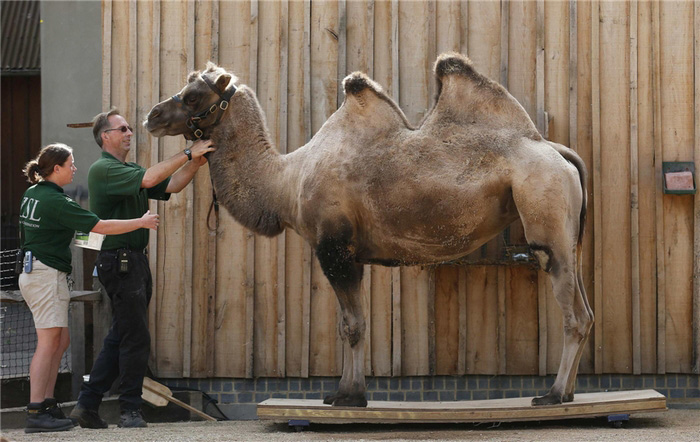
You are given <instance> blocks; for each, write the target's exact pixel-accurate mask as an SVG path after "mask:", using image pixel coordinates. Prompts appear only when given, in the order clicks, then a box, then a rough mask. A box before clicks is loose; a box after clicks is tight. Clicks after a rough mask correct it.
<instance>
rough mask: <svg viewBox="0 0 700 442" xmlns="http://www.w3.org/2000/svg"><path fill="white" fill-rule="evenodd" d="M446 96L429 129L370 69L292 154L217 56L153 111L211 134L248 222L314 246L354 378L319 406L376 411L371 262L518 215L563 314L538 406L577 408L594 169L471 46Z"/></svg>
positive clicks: (438, 68) (403, 256) (457, 242)
mask: <svg viewBox="0 0 700 442" xmlns="http://www.w3.org/2000/svg"><path fill="white" fill-rule="evenodd" d="M434 70H435V76H436V81H437V94H436V99H435V104H434V106H433V107H432V109H431V110H430V112H429V113H428V115H427V116H426V117H425V118H424V120H423V122H422V123H421V124H420V126H419V127H412V126H411V124H410V123H409V122H408V120H407V119H406V116H405V115H404V113H403V112H402V111H401V109H400V108H399V107H398V106H397V105H396V103H395V102H394V101H392V99H391V98H389V97H388V96H387V95H386V93H385V92H384V91H383V90H382V88H381V86H379V85H378V84H377V83H375V82H374V81H372V80H371V79H370V78H368V77H367V76H366V75H364V74H362V73H359V72H355V73H353V74H351V75H349V76H348V77H346V78H345V79H344V80H343V88H344V91H345V100H344V102H343V104H342V105H341V106H340V108H339V109H338V110H337V111H336V112H335V113H334V114H333V115H331V117H330V118H329V119H328V120H327V121H326V122H325V123H324V124H323V126H322V127H321V129H320V130H319V131H318V132H317V133H316V134H315V135H314V136H313V138H311V140H309V142H308V143H307V144H306V145H304V146H302V147H300V148H299V149H296V150H295V151H293V152H291V153H289V154H286V155H282V154H280V153H279V152H278V151H277V150H276V149H275V147H274V146H273V144H272V142H271V138H270V135H269V132H268V129H267V127H266V123H265V117H264V115H263V112H262V110H261V108H260V104H259V103H258V100H257V98H256V96H255V93H254V92H253V91H252V90H251V89H250V88H249V87H246V86H245V85H241V84H236V83H237V82H238V79H237V78H236V77H235V76H234V75H232V74H230V73H228V72H227V71H226V70H224V69H223V68H221V67H218V66H216V65H214V64H212V63H209V64H208V65H207V67H206V69H205V70H204V71H202V72H193V73H191V74H190V75H189V77H188V79H187V84H186V85H185V87H184V88H183V89H182V90H181V91H180V92H179V93H178V94H177V95H174V96H173V97H171V98H169V99H167V100H164V101H163V102H161V103H159V104H157V105H156V106H154V107H153V109H152V110H151V111H150V113H149V115H148V117H147V119H146V121H145V122H144V125H145V127H146V128H147V129H148V131H149V132H150V133H151V134H153V135H154V136H156V137H161V136H164V135H184V136H185V138H187V139H194V138H199V137H202V138H210V139H211V140H213V143H214V146H215V147H216V148H217V150H216V151H215V152H213V153H212V154H211V156H210V157H209V164H210V172H211V176H212V180H213V183H214V188H215V190H216V194H217V195H218V198H219V200H220V201H221V203H222V204H223V206H224V207H226V209H228V211H229V212H230V213H231V215H232V216H233V217H234V218H235V219H236V220H237V221H238V222H239V223H241V224H242V225H243V226H245V227H247V228H248V229H250V230H252V231H253V232H255V233H258V234H262V235H266V236H274V235H277V234H279V233H281V232H282V231H283V230H284V229H285V228H286V227H289V228H292V229H294V230H295V231H296V232H297V233H299V235H301V236H302V237H303V238H304V239H305V240H306V241H308V242H309V244H310V245H311V247H312V249H313V250H314V251H315V253H316V256H317V257H318V261H319V263H320V265H321V268H322V269H323V272H324V274H325V275H326V277H327V278H328V280H329V281H330V283H331V286H332V287H333V290H334V291H335V294H336V296H337V298H338V303H339V305H340V309H341V313H342V319H341V321H342V323H341V324H340V327H339V329H340V333H341V335H342V339H343V345H344V348H343V352H344V353H343V355H344V357H343V374H342V377H341V380H340V384H339V389H338V391H337V392H336V393H335V394H334V395H331V396H328V397H326V398H325V400H324V402H325V403H327V404H333V405H335V406H357V407H363V406H366V405H367V400H366V399H365V373H364V360H365V355H364V348H365V346H364V339H365V318H364V315H363V311H362V303H361V302H360V282H361V280H362V270H363V264H381V265H385V266H402V265H423V264H436V263H442V262H447V261H452V260H457V259H459V258H460V257H464V256H465V255H467V254H469V253H470V252H472V251H473V250H475V249H477V248H478V247H480V246H481V245H483V244H484V243H485V242H487V241H488V240H489V239H491V238H493V237H494V236H496V235H497V234H499V233H500V232H501V231H502V230H504V229H505V228H506V227H507V226H508V225H510V224H511V223H512V222H513V221H515V220H517V219H518V218H520V220H521V221H522V224H523V227H524V230H525V237H526V238H527V242H528V245H529V247H530V250H531V251H532V254H533V255H534V256H535V257H536V259H537V261H538V262H539V265H540V266H541V267H542V268H543V269H544V270H545V271H547V272H548V273H549V276H550V279H551V281H552V286H553V290H554V296H555V297H556V300H557V302H558V304H559V306H560V307H561V309H562V312H563V318H564V346H563V351H562V357H561V363H560V365H559V371H558V373H557V377H556V380H555V382H554V384H553V386H552V388H551V389H550V390H549V392H548V393H547V394H546V395H544V396H542V397H537V398H534V399H533V401H532V404H533V405H550V404H559V403H562V402H570V401H572V400H573V398H574V388H575V386H576V373H577V369H578V363H579V359H580V358H581V352H582V351H583V348H584V343H585V342H586V339H587V337H588V335H589V333H590V330H591V326H592V324H593V312H592V310H591V308H590V306H589V304H588V300H587V298H586V294H585V292H584V287H583V282H582V278H581V239H582V235H583V230H584V220H585V215H586V168H585V166H584V164H583V161H582V160H581V158H580V157H579V156H578V155H577V154H576V153H575V152H573V151H572V150H570V149H569V148H567V147H565V146H562V145H560V144H557V143H553V142H550V141H547V140H545V139H543V138H542V136H540V134H539V132H538V131H537V129H536V128H535V126H534V124H533V123H532V120H531V119H530V117H529V116H528V114H527V113H526V112H525V110H524V109H523V108H522V106H521V105H520V104H519V103H518V102H517V100H515V98H513V96H512V95H510V94H509V93H508V92H507V91H506V89H505V88H503V87H502V86H501V85H499V84H498V83H496V82H494V81H491V80H489V79H488V78H486V77H484V76H483V75H481V74H479V73H478V72H476V70H475V69H474V67H473V65H472V63H471V61H470V60H469V59H468V58H467V57H465V56H463V55H460V54H455V53H448V54H442V55H440V56H439V57H438V59H437V61H436V63H435V66H434Z"/></svg>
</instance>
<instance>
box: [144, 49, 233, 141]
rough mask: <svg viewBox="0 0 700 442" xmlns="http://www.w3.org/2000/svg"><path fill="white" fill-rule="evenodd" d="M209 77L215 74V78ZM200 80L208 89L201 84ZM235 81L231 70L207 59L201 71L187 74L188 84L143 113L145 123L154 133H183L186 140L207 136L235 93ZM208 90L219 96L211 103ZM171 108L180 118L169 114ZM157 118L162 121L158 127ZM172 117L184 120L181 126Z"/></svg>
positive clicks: (179, 120) (181, 121)
mask: <svg viewBox="0 0 700 442" xmlns="http://www.w3.org/2000/svg"><path fill="white" fill-rule="evenodd" d="M212 74H214V75H212ZM210 77H215V80H212V78H210ZM200 80H201V83H200ZM232 80H233V81H232ZM198 83H199V84H198ZM202 83H203V84H206V85H207V86H208V89H207V88H204V87H203V86H201V84H202ZM234 83H235V78H234V77H233V76H232V75H231V74H229V73H227V72H226V71H225V70H224V69H222V68H220V67H218V66H216V65H215V64H214V63H211V62H209V63H208V64H207V68H206V70H204V71H203V72H199V71H196V72H192V73H191V74H190V75H189V77H188V82H187V85H186V86H185V87H184V88H183V89H182V90H181V91H180V92H179V93H177V94H175V95H173V96H172V97H170V98H169V99H167V100H165V101H163V102H161V103H159V104H158V105H156V106H155V107H154V108H153V109H152V110H151V112H150V113H149V115H148V117H146V121H145V122H144V125H145V126H146V128H147V129H148V130H149V131H152V132H154V135H156V136H163V135H179V134H182V135H183V136H184V137H185V138H186V139H188V140H197V139H207V138H208V137H209V133H210V131H211V129H212V128H213V127H215V126H216V125H217V124H219V122H220V121H221V118H222V117H223V115H224V112H225V111H226V109H228V106H229V102H230V100H231V97H233V94H235V93H236V86H235V85H234ZM209 90H211V91H213V92H214V93H215V94H216V95H217V96H218V99H217V100H216V101H215V102H213V103H212V101H211V100H210V99H207V98H208V97H210V96H211V92H210V91H209ZM174 111H177V112H178V113H181V114H182V115H181V116H180V118H173V117H172V112H174ZM159 121H160V122H161V123H162V122H165V123H164V125H162V126H161V127H160V128H157V126H159V123H158V122H159ZM174 121H175V122H177V123H180V124H182V123H183V122H184V126H180V127H179V128H178V127H177V126H179V124H177V123H176V124H173V122H174Z"/></svg>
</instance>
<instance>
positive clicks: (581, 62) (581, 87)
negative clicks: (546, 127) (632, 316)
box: [570, 2, 598, 373]
mask: <svg viewBox="0 0 700 442" xmlns="http://www.w3.org/2000/svg"><path fill="white" fill-rule="evenodd" d="M575 3H576V8H575V9H576V12H575V14H576V21H577V25H576V28H577V31H576V52H577V54H576V66H577V69H576V71H577V72H576V90H575V95H576V110H575V111H574V109H572V114H574V116H575V118H576V125H577V126H576V135H575V136H574V137H573V138H576V141H575V145H576V151H577V153H578V154H579V156H581V158H582V159H583V161H584V162H585V163H586V167H587V168H588V183H586V188H587V192H588V215H587V222H586V227H585V231H584V235H583V257H582V267H583V286H584V287H585V289H586V294H587V296H588V299H589V302H590V304H591V305H594V304H595V302H594V295H595V293H594V285H593V277H594V274H595V271H594V261H593V259H594V255H595V253H594V251H593V249H594V247H593V244H594V238H593V236H594V235H593V221H594V218H595V214H594V213H593V209H594V207H593V200H592V198H593V195H592V191H593V182H592V177H593V175H592V171H593V134H592V131H591V128H592V125H593V124H592V106H591V103H592V96H591V93H592V92H591V91H592V89H591V85H592V81H591V74H592V72H591V52H592V49H591V48H592V46H591V30H592V29H591V27H592V26H591V7H590V5H589V4H587V3H580V2H575ZM570 142H572V145H573V139H572V140H570ZM597 320H598V318H596V321H597ZM594 349H595V340H594V338H593V336H592V335H591V336H590V337H589V339H588V341H587V342H586V345H585V347H584V350H583V354H582V356H581V362H580V363H579V373H593V372H594V357H593V356H594Z"/></svg>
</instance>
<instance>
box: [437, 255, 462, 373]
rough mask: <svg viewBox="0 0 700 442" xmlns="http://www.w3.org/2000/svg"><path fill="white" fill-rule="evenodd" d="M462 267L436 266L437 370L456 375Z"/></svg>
mask: <svg viewBox="0 0 700 442" xmlns="http://www.w3.org/2000/svg"><path fill="white" fill-rule="evenodd" d="M459 271H460V268H459V267H457V266H440V267H438V268H437V269H435V307H434V308H435V317H434V321H435V336H436V341H435V374H437V375H455V374H457V373H458V363H459V316H460V315H459V295H460V291H459Z"/></svg>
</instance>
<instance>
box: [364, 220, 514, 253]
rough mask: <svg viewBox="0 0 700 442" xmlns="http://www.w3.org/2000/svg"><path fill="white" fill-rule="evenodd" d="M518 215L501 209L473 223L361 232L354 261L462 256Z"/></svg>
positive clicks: (424, 225) (483, 242) (496, 232)
mask: <svg viewBox="0 0 700 442" xmlns="http://www.w3.org/2000/svg"><path fill="white" fill-rule="evenodd" d="M517 218H518V214H517V212H515V211H508V212H505V213H504V212H501V213H498V214H494V216H493V217H490V218H489V219H487V220H486V219H485V220H483V222H480V223H476V224H468V223H464V224H463V225H461V226H459V227H461V228H458V227H456V226H455V225H453V224H450V223H440V222H439V221H438V219H436V220H435V222H433V223H431V224H421V225H413V226H410V225H408V226H406V225H404V226H402V228H400V229H392V228H391V227H390V226H389V227H388V228H387V227H386V226H385V227H382V228H377V227H376V225H375V228H374V229H373V230H372V231H371V232H368V233H367V234H365V235H360V238H363V239H360V243H361V244H358V250H357V260H358V261H360V262H363V263H370V264H371V263H376V264H382V265H389V266H396V265H411V264H430V263H438V262H445V261H452V260H455V259H458V258H461V257H463V256H465V255H468V254H469V253H471V252H473V251H474V250H476V249H478V248H479V247H481V246H482V245H483V244H485V243H486V242H487V241H488V240H490V239H491V238H493V237H494V236H496V235H498V234H499V233H500V232H502V231H503V230H504V229H505V228H506V227H508V225H510V224H511V223H512V222H513V221H515V220H516V219H517Z"/></svg>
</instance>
